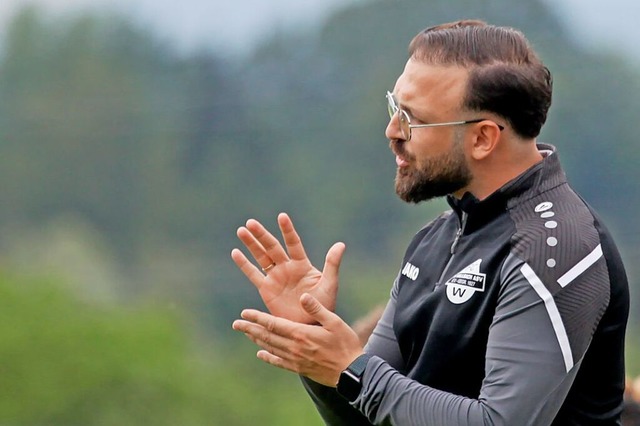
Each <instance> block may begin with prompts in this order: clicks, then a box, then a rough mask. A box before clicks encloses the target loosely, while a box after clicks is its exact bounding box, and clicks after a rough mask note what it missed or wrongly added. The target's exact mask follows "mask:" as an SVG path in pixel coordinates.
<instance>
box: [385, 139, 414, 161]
mask: <svg viewBox="0 0 640 426" xmlns="http://www.w3.org/2000/svg"><path fill="white" fill-rule="evenodd" d="M404 142H405V141H404V140H401V139H391V140H390V141H389V148H390V149H391V151H392V152H393V153H394V154H395V155H397V156H398V157H401V158H404V159H405V160H413V155H411V154H410V153H409V152H407V150H406V149H405V145H404Z"/></svg>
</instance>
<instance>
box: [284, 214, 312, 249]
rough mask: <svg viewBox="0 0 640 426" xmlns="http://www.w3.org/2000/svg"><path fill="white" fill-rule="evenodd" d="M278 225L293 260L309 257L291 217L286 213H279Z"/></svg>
mask: <svg viewBox="0 0 640 426" xmlns="http://www.w3.org/2000/svg"><path fill="white" fill-rule="evenodd" d="M278 225H279V226H280V231H281V232H282V237H283V238H284V243H285V245H286V246H287V252H289V257H291V259H293V260H305V259H307V253H306V252H305V250H304V246H303V245H302V240H301V239H300V235H298V232H297V231H296V229H295V228H294V226H293V222H292V221H291V218H290V217H289V215H288V214H286V213H280V214H279V215H278Z"/></svg>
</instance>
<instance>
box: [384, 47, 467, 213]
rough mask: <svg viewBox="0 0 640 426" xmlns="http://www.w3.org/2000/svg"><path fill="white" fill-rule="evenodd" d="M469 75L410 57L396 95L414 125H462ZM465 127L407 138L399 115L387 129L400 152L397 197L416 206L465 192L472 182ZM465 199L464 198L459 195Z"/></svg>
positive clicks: (432, 129)
mask: <svg viewBox="0 0 640 426" xmlns="http://www.w3.org/2000/svg"><path fill="white" fill-rule="evenodd" d="M467 77H468V72H467V71H466V70H465V69H463V68H460V67H450V66H447V67H443V66H434V65H428V64H425V63H423V62H420V61H416V60H413V59H410V60H409V61H408V62H407V65H406V67H405V69H404V72H403V73H402V75H401V76H400V77H399V78H398V81H397V82H396V86H395V88H394V91H393V94H394V97H395V99H396V101H397V102H398V104H399V105H398V106H399V107H400V108H401V109H403V110H405V111H406V112H407V114H408V116H409V118H410V120H411V124H430V123H441V122H450V121H459V120H462V119H465V118H466V117H464V116H463V114H462V108H461V107H462V101H463V99H464V94H465V90H466V83H467ZM466 127H467V126H443V127H428V128H414V129H412V131H411V139H410V140H409V141H407V140H405V139H404V138H403V136H402V132H401V131H400V128H399V124H398V116H397V114H396V115H395V116H394V117H393V118H392V119H391V121H390V122H389V125H388V126H387V130H386V136H387V138H388V139H389V140H390V141H391V142H390V147H391V149H392V151H393V152H394V154H396V163H397V165H398V170H397V174H396V182H395V183H396V193H397V194H398V196H399V197H400V198H401V199H402V200H404V201H407V202H413V203H418V202H420V201H425V200H430V199H432V198H435V197H441V196H444V195H447V194H452V193H457V192H462V190H463V189H464V188H465V187H466V186H467V185H468V184H469V183H470V182H471V179H472V174H471V171H470V170H469V166H468V164H467V160H466V155H465V134H466V130H467V129H466ZM460 195H461V194H460Z"/></svg>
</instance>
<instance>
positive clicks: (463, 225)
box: [451, 212, 468, 254]
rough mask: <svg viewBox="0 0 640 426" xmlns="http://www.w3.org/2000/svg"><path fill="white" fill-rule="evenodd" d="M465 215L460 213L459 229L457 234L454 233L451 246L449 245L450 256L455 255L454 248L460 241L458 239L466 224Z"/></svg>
mask: <svg viewBox="0 0 640 426" xmlns="http://www.w3.org/2000/svg"><path fill="white" fill-rule="evenodd" d="M467 217H468V216H467V214H466V213H465V212H462V219H461V220H460V227H459V228H458V232H456V237H455V238H454V239H453V244H451V254H455V253H456V247H457V245H458V241H460V237H461V236H462V233H463V232H464V227H465V225H466V224H467Z"/></svg>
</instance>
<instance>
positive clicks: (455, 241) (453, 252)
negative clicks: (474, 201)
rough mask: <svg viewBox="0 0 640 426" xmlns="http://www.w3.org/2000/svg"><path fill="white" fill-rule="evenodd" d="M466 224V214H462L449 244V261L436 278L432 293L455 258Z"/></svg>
mask: <svg viewBox="0 0 640 426" xmlns="http://www.w3.org/2000/svg"><path fill="white" fill-rule="evenodd" d="M466 224H467V213H465V212H462V218H461V220H460V227H459V228H458V231H457V232H456V236H455V237H454V238H453V243H451V249H450V253H451V256H449V260H447V264H446V265H445V266H444V269H443V270H442V274H440V278H438V282H436V286H435V288H434V289H433V290H434V291H435V290H436V289H437V288H438V287H440V285H441V283H442V280H443V279H444V276H445V274H446V273H447V271H448V270H449V266H451V263H452V262H453V258H454V257H455V256H456V247H458V242H459V241H460V237H461V236H462V233H463V232H464V228H465V225H466Z"/></svg>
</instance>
